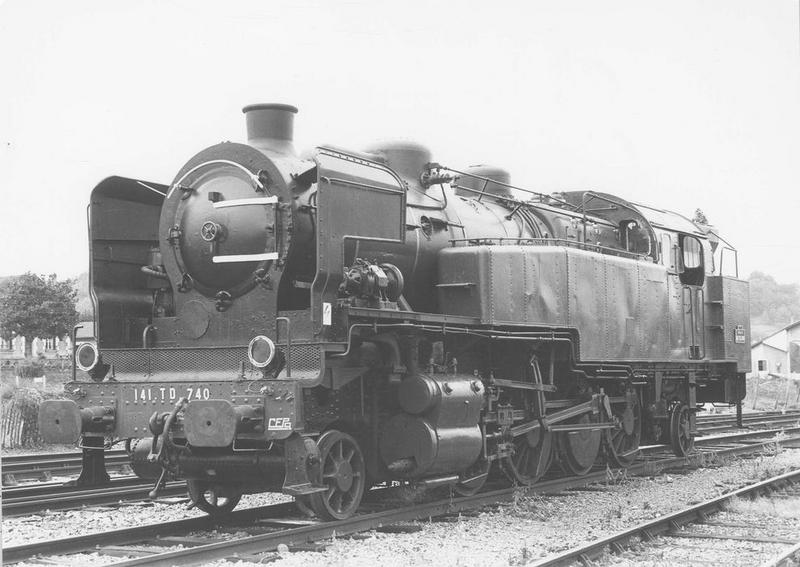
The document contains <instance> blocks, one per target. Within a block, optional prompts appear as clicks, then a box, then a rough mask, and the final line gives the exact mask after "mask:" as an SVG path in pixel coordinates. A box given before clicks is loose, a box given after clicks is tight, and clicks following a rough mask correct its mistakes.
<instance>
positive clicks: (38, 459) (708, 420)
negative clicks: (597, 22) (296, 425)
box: [2, 411, 800, 487]
mask: <svg viewBox="0 0 800 567" xmlns="http://www.w3.org/2000/svg"><path fill="white" fill-rule="evenodd" d="M798 421H800V411H794V412H786V413H781V412H759V413H757V414H745V416H744V417H743V419H742V422H743V426H744V427H746V428H747V427H758V426H762V425H763V426H769V427H770V428H774V427H776V426H783V425H793V424H795V423H797V422H798ZM697 423H698V430H699V431H700V432H701V433H702V434H705V435H710V434H712V433H714V432H717V431H725V430H729V429H736V428H737V427H736V417H735V416H731V415H729V414H716V415H706V416H699V417H698V420H697ZM105 463H106V469H107V470H109V472H117V473H120V474H122V475H124V476H130V475H131V470H130V465H129V459H128V456H127V454H126V453H125V451H123V450H121V449H119V450H112V451H106V453H105ZM81 464H82V455H81V453H80V452H79V451H69V452H62V453H36V454H31V455H11V456H7V457H4V458H3V460H2V481H3V487H11V486H16V485H17V484H19V481H20V480H26V479H27V480H29V479H34V480H40V481H43V482H49V481H51V480H52V478H53V477H54V476H77V475H78V474H79V473H80V471H81Z"/></svg>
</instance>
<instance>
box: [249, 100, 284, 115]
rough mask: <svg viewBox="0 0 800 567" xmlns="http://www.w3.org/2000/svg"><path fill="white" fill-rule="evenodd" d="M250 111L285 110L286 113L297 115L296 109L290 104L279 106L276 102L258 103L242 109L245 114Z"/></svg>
mask: <svg viewBox="0 0 800 567" xmlns="http://www.w3.org/2000/svg"><path fill="white" fill-rule="evenodd" d="M251 110H286V111H287V112H292V113H294V114H297V107H296V106H292V105H291V104H281V103H278V102H267V103H263V102H262V103H259V104H248V105H247V106H245V107H244V108H243V109H242V112H244V113H245V114H247V113H248V112H250V111H251Z"/></svg>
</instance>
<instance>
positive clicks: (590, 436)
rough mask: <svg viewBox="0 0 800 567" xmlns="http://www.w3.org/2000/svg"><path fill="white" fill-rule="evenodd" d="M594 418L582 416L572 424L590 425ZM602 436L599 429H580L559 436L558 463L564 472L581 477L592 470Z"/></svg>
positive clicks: (586, 415)
mask: <svg viewBox="0 0 800 567" xmlns="http://www.w3.org/2000/svg"><path fill="white" fill-rule="evenodd" d="M594 421H596V418H591V417H589V414H583V415H582V416H581V417H580V419H578V420H577V421H576V422H574V423H578V424H581V425H590V424H591V423H593V422H594ZM601 440H602V434H601V432H600V430H599V429H581V430H578V431H566V432H564V433H561V434H560V437H559V449H560V462H561V467H562V468H563V469H564V472H567V473H570V474H574V475H576V476H583V475H585V474H586V473H588V472H589V471H590V470H592V466H593V465H594V462H595V460H596V459H597V455H598V454H599V453H600V441H601Z"/></svg>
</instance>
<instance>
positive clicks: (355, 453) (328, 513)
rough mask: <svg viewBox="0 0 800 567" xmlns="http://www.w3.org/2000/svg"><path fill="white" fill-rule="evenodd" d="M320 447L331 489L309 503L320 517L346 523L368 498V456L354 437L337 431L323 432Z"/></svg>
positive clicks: (324, 477)
mask: <svg viewBox="0 0 800 567" xmlns="http://www.w3.org/2000/svg"><path fill="white" fill-rule="evenodd" d="M317 445H318V446H319V453H320V462H321V463H322V466H321V467H320V468H321V470H322V483H323V484H324V485H325V486H326V487H327V490H326V491H325V492H316V493H314V494H312V495H311V496H310V497H309V503H310V504H311V508H312V509H313V510H314V512H315V513H316V514H317V516H319V517H320V518H325V519H327V520H344V519H345V518H349V517H350V516H352V515H353V514H354V513H355V511H356V510H357V509H358V506H359V504H361V497H362V496H363V495H364V485H365V482H366V468H365V466H364V455H363V454H362V453H361V449H360V448H359V446H358V442H357V441H356V440H355V439H353V437H351V436H350V435H348V434H347V433H342V432H341V431H337V430H335V429H333V430H331V431H326V432H325V433H323V434H322V437H320V438H319V441H317Z"/></svg>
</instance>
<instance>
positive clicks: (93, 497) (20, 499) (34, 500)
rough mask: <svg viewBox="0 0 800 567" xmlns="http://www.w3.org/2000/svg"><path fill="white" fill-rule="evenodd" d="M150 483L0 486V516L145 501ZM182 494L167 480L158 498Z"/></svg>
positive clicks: (178, 484)
mask: <svg viewBox="0 0 800 567" xmlns="http://www.w3.org/2000/svg"><path fill="white" fill-rule="evenodd" d="M152 489H153V482H152V481H147V482H144V481H142V480H141V479H140V478H138V477H135V476H134V477H122V478H117V479H114V480H113V481H112V482H111V483H110V484H107V485H103V486H95V487H80V486H65V485H64V484H61V483H47V484H35V485H31V486H18V487H14V488H6V489H3V515H4V516H6V517H8V516H21V515H25V514H35V513H37V512H41V511H42V510H69V509H74V508H80V507H84V506H108V505H110V504H116V503H119V502H120V501H135V500H147V499H148V498H149V497H148V492H149V491H150V490H152ZM181 496H186V483H185V482H183V481H180V482H169V483H167V486H166V487H164V488H163V489H162V490H161V491H160V492H159V497H161V498H175V497H181Z"/></svg>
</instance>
